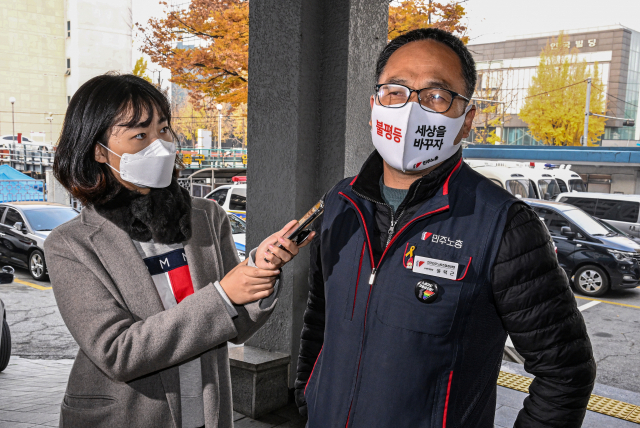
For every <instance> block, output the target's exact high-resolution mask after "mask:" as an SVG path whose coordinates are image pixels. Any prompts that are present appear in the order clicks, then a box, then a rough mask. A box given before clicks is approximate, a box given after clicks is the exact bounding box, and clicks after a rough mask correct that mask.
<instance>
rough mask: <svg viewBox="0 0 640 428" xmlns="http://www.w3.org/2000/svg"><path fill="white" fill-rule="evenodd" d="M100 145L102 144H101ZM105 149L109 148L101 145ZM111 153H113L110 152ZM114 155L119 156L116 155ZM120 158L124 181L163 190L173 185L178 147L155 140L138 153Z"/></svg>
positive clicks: (121, 174) (126, 154) (121, 175)
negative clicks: (172, 178) (172, 179)
mask: <svg viewBox="0 0 640 428" xmlns="http://www.w3.org/2000/svg"><path fill="white" fill-rule="evenodd" d="M99 144H100V143H99ZM100 145H101V146H102V147H104V148H105V149H107V150H109V148H108V147H106V146H104V145H103V144H100ZM109 151H110V152H111V153H113V151H111V150H109ZM113 154H114V155H116V156H118V155H117V154H116V153H113ZM118 157H119V158H120V171H118V170H117V169H115V168H114V167H112V166H111V165H109V164H107V165H109V167H111V169H113V170H114V171H117V172H119V173H120V177H122V179H123V180H125V181H128V182H129V183H131V184H135V185H136V186H139V187H153V188H157V189H161V188H164V187H167V186H168V185H169V184H171V177H173V167H174V165H175V162H176V145H175V144H173V143H170V142H168V141H163V140H160V139H158V140H155V141H154V142H153V143H151V144H149V145H148V146H147V147H145V148H144V149H142V150H140V151H139V152H138V153H125V154H123V155H122V156H118Z"/></svg>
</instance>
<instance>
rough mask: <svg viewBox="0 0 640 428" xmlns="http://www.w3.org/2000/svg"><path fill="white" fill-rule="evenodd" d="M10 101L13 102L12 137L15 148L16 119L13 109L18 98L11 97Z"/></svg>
mask: <svg viewBox="0 0 640 428" xmlns="http://www.w3.org/2000/svg"><path fill="white" fill-rule="evenodd" d="M9 102H10V103H11V124H12V135H11V139H12V140H13V145H14V148H15V144H16V119H15V115H14V111H13V105H14V104H15V103H16V99H15V98H14V97H10V98H9Z"/></svg>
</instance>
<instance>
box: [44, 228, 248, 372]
mask: <svg viewBox="0 0 640 428" xmlns="http://www.w3.org/2000/svg"><path fill="white" fill-rule="evenodd" d="M45 253H46V257H47V265H48V269H49V275H50V278H51V285H52V287H53V293H54V295H55V298H56V303H57V304H58V308H59V309H60V314H61V315H62V318H63V319H64V322H65V324H66V325H67V328H68V329H69V331H70V332H71V335H72V336H73V338H74V339H75V340H76V342H77V343H78V345H79V346H80V349H82V352H84V353H85V354H86V355H87V356H88V357H89V359H91V361H92V362H93V363H94V364H95V365H96V366H97V367H99V368H100V370H102V371H103V372H104V373H105V374H106V375H107V376H109V377H110V378H111V379H113V380H115V381H119V382H128V381H131V380H134V379H136V378H139V377H141V376H144V375H147V374H149V373H153V372H156V371H158V370H163V369H166V368H168V367H171V366H173V365H176V364H179V363H182V362H184V361H186V360H188V359H190V358H192V357H195V356H197V355H199V354H202V353H203V352H206V351H208V350H210V349H211V348H213V347H215V346H217V345H219V344H221V343H224V342H225V341H227V340H229V339H232V338H234V337H236V336H237V335H238V332H237V331H236V327H235V326H234V323H233V321H232V320H231V317H230V316H229V314H228V312H227V310H226V309H225V306H224V305H225V303H224V301H223V299H222V297H221V296H220V294H219V293H218V291H217V290H216V289H215V287H214V286H213V284H209V285H207V286H206V287H204V288H202V289H200V290H198V291H197V292H196V293H194V294H192V295H190V296H188V297H186V298H185V299H184V300H183V301H182V302H180V304H179V305H177V306H175V307H173V308H170V309H168V310H165V311H162V312H159V313H157V314H155V315H152V316H150V317H148V318H147V319H144V320H141V319H136V318H135V317H134V316H133V315H132V314H131V312H130V311H129V310H128V309H127V308H126V307H124V305H123V303H122V301H120V300H118V299H116V297H115V296H114V295H113V294H112V293H111V291H110V290H109V289H108V288H107V287H106V286H105V283H104V282H103V281H106V280H108V279H107V278H108V277H105V278H102V279H101V278H99V277H98V275H97V274H96V273H95V272H94V271H92V270H91V269H90V268H89V267H88V266H87V265H86V264H85V263H82V261H81V260H80V259H79V258H78V256H77V255H76V254H75V253H74V251H73V250H72V248H71V246H70V245H69V243H68V242H67V241H66V238H65V237H64V236H63V235H62V234H61V233H60V232H58V230H54V231H52V232H51V234H50V235H49V237H48V238H47V240H46V241H45Z"/></svg>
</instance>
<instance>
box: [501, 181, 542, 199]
mask: <svg viewBox="0 0 640 428" xmlns="http://www.w3.org/2000/svg"><path fill="white" fill-rule="evenodd" d="M506 185H507V191H508V192H509V193H511V194H512V195H514V196H515V195H520V196H521V197H523V198H535V197H536V194H535V191H534V190H533V186H531V182H530V181H528V180H526V179H525V180H507V182H506Z"/></svg>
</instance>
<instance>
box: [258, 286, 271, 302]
mask: <svg viewBox="0 0 640 428" xmlns="http://www.w3.org/2000/svg"><path fill="white" fill-rule="evenodd" d="M274 290H275V289H274V288H273V287H271V288H270V289H269V290H265V291H260V292H259V293H256V294H254V297H255V298H256V300H260V299H265V298H267V297H269V296H271V295H272V294H273V291H274Z"/></svg>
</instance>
